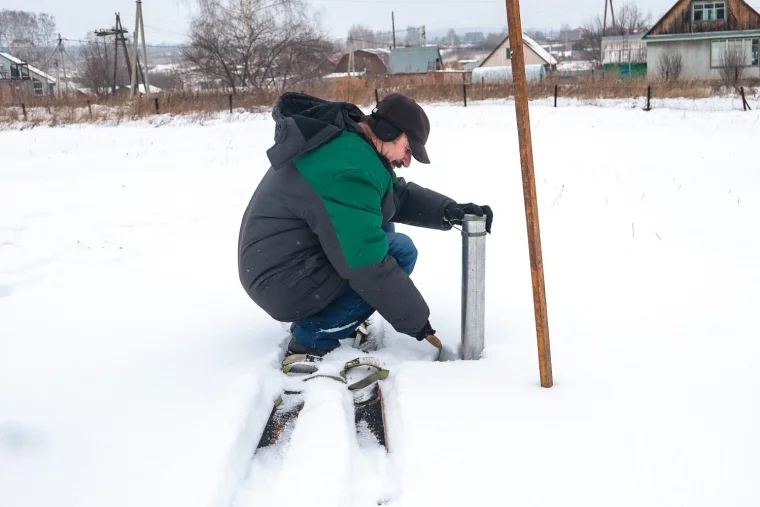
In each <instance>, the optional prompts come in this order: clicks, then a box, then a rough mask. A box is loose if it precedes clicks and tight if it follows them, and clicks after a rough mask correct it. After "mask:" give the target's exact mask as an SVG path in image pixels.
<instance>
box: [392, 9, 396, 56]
mask: <svg viewBox="0 0 760 507" xmlns="http://www.w3.org/2000/svg"><path fill="white" fill-rule="evenodd" d="M391 26H392V28H393V47H394V48H395V47H396V14H395V13H394V12H393V11H391Z"/></svg>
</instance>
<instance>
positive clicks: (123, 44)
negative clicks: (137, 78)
mask: <svg viewBox="0 0 760 507" xmlns="http://www.w3.org/2000/svg"><path fill="white" fill-rule="evenodd" d="M116 30H117V31H118V32H119V33H117V34H116V37H118V38H119V40H121V48H122V49H123V50H124V61H125V62H126V63H127V77H129V81H130V83H131V82H132V65H131V64H130V63H129V51H127V38H126V37H125V36H124V27H123V26H122V24H121V16H120V15H118V14H117V15H116Z"/></svg>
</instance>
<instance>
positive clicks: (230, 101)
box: [228, 93, 232, 114]
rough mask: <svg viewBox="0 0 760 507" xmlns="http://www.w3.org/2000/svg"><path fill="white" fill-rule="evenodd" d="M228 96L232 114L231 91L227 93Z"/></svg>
mask: <svg viewBox="0 0 760 507" xmlns="http://www.w3.org/2000/svg"><path fill="white" fill-rule="evenodd" d="M228 98H229V100H230V114H232V94H231V93H230V94H229V96H228Z"/></svg>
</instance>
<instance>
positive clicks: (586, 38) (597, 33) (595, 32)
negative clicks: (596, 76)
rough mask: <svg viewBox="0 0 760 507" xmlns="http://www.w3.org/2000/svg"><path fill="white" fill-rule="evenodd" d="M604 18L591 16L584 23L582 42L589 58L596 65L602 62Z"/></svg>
mask: <svg viewBox="0 0 760 507" xmlns="http://www.w3.org/2000/svg"><path fill="white" fill-rule="evenodd" d="M603 24H604V23H603V22H602V18H601V17H599V16H598V15H597V16H596V17H594V18H591V19H590V20H588V21H587V22H586V24H585V25H583V33H582V34H581V44H582V45H583V48H584V50H585V51H587V52H588V54H589V59H590V60H591V61H592V62H593V63H594V64H595V65H601V64H602V31H603V30H602V26H603Z"/></svg>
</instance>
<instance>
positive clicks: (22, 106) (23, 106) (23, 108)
mask: <svg viewBox="0 0 760 507" xmlns="http://www.w3.org/2000/svg"><path fill="white" fill-rule="evenodd" d="M21 111H23V112H24V121H26V119H27V117H26V104H24V103H23V102H22V103H21ZM745 111H746V109H745Z"/></svg>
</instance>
